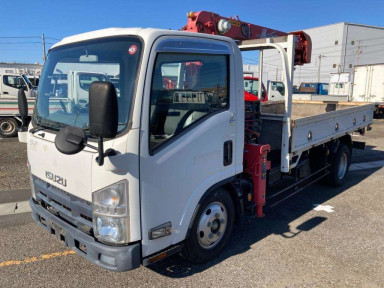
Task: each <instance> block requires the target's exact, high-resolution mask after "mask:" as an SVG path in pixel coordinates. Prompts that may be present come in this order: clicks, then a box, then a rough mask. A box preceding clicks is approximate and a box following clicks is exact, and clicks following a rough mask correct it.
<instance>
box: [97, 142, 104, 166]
mask: <svg viewBox="0 0 384 288" xmlns="http://www.w3.org/2000/svg"><path fill="white" fill-rule="evenodd" d="M97 150H98V152H99V156H98V157H97V158H96V161H97V163H98V164H99V166H103V164H104V142H103V137H101V136H99V140H98V142H97Z"/></svg>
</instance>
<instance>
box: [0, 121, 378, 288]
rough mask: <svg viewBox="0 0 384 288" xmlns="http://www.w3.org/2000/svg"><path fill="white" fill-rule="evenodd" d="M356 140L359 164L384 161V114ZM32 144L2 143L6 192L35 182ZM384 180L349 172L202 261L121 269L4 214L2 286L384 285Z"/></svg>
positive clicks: (24, 216) (0, 223) (0, 165)
mask: <svg viewBox="0 0 384 288" xmlns="http://www.w3.org/2000/svg"><path fill="white" fill-rule="evenodd" d="M355 140H358V141H363V140H365V141H367V149H366V151H357V150H355V151H354V154H353V162H354V163H361V162H370V161H377V160H384V120H378V121H376V123H375V125H374V126H373V130H372V131H370V132H368V133H367V137H364V138H363V137H360V136H356V137H355ZM25 148H26V147H25V144H19V143H18V142H17V141H16V140H15V139H13V140H0V171H1V174H0V179H1V182H0V185H1V186H0V190H3V191H1V192H0V196H1V194H2V193H4V195H5V194H7V195H8V196H9V197H10V189H11V190H12V189H22V188H25V187H28V178H27V176H26V172H27V171H26V165H25V163H26V152H25ZM383 179H384V168H380V167H376V168H373V169H357V170H354V171H351V172H350V174H349V177H348V181H347V183H346V185H345V186H344V187H341V188H338V189H334V188H329V187H327V186H323V185H315V186H312V187H310V188H308V189H306V190H305V191H303V192H301V193H299V194H298V195H296V196H295V197H293V198H291V199H290V200H288V201H286V202H284V203H283V204H281V205H279V206H278V207H276V208H275V209H274V210H272V211H270V213H269V214H268V217H265V218H263V219H255V220H253V221H251V222H249V223H247V224H245V226H243V227H238V228H237V229H236V230H235V232H234V235H233V237H232V239H231V241H230V243H229V245H228V248H227V249H226V250H225V251H224V252H223V253H222V255H221V256H220V257H219V258H218V259H216V260H214V261H211V262H209V263H207V264H205V265H192V264H190V263H189V262H186V261H185V260H183V259H181V258H180V257H178V256H176V257H172V258H169V259H166V260H165V261H162V262H159V263H157V264H155V265H152V266H149V267H141V268H139V269H136V270H133V271H129V272H124V273H112V272H108V271H105V270H103V269H101V268H98V267H96V266H95V265H93V264H91V263H89V262H88V261H86V260H84V259H83V258H82V257H81V256H79V255H76V254H72V252H70V251H69V250H67V249H65V247H63V245H62V244H61V243H59V242H58V241H57V240H56V239H55V238H52V237H50V236H49V235H48V234H47V233H46V232H45V231H43V230H42V229H41V228H40V227H38V226H37V225H36V224H35V223H32V221H31V220H30V215H29V213H20V214H17V215H7V216H0V249H1V253H0V287H89V286H90V285H91V286H92V287H384V230H383V227H384V212H383V204H382V203H384V185H383ZM20 195H21V194H20ZM23 197H25V195H24V194H23ZM0 199H2V198H0ZM0 204H1V203H0ZM318 204H320V206H316V205H318Z"/></svg>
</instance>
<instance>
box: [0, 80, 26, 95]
mask: <svg viewBox="0 0 384 288" xmlns="http://www.w3.org/2000/svg"><path fill="white" fill-rule="evenodd" d="M2 78H3V79H2V83H1V84H2V85H1V87H2V91H1V94H2V95H1V97H12V98H13V97H17V93H18V92H19V89H20V88H24V89H25V91H27V90H28V87H27V85H26V84H25V81H24V79H23V78H22V77H21V76H19V75H3V77H2Z"/></svg>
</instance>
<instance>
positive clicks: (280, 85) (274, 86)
mask: <svg viewBox="0 0 384 288" xmlns="http://www.w3.org/2000/svg"><path fill="white" fill-rule="evenodd" d="M272 90H273V91H278V92H279V93H280V94H281V95H282V96H285V87H284V84H283V83H282V82H272Z"/></svg>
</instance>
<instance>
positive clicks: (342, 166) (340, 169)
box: [329, 144, 351, 187]
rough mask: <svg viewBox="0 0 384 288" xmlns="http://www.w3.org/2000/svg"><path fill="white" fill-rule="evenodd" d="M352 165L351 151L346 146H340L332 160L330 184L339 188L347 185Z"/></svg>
mask: <svg viewBox="0 0 384 288" xmlns="http://www.w3.org/2000/svg"><path fill="white" fill-rule="evenodd" d="M350 164H351V151H350V149H349V147H348V146H346V145H345V144H340V145H339V148H338V149H337V152H336V154H335V155H334V157H333V159H332V166H331V173H330V175H329V182H330V184H331V185H332V186H335V187H339V186H341V185H343V184H344V183H345V179H346V176H347V174H348V169H349V165H350Z"/></svg>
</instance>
